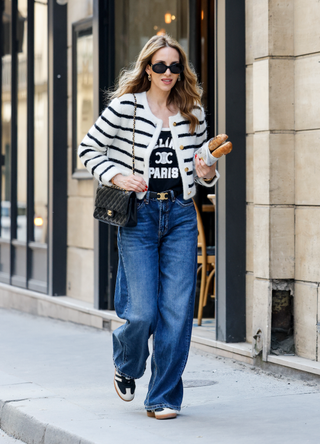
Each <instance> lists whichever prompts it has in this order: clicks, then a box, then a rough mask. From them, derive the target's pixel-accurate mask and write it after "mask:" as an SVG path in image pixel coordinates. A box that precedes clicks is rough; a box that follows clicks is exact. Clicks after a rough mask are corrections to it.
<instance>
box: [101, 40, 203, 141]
mask: <svg viewBox="0 0 320 444" xmlns="http://www.w3.org/2000/svg"><path fill="white" fill-rule="evenodd" d="M165 47H170V48H174V49H176V50H177V51H178V53H179V56H180V63H182V65H183V66H184V71H183V72H182V73H181V81H180V82H176V84H175V85H174V87H173V88H172V89H171V91H170V95H169V97H168V101H167V106H169V105H170V104H174V105H175V106H176V107H178V108H179V111H180V114H181V115H182V116H183V117H184V118H185V119H186V120H188V121H189V122H190V133H191V134H194V132H195V129H196V127H197V125H199V120H198V118H197V117H196V116H195V115H194V114H193V113H192V111H193V109H194V108H195V107H199V106H201V96H202V88H201V86H200V85H199V84H198V80H197V75H196V74H195V72H194V70H193V68H192V67H191V66H190V65H189V62H188V60H187V55H186V53H185V52H184V50H183V48H182V47H181V45H180V44H179V43H178V42H177V41H176V40H174V39H173V38H172V37H170V36H169V35H167V34H165V35H155V36H153V37H151V39H150V40H149V41H148V42H147V43H146V44H145V46H144V47H143V49H142V50H141V52H140V54H139V56H138V59H137V61H136V62H135V63H134V64H133V65H132V66H131V68H129V69H123V70H122V71H121V73H120V75H119V78H118V79H117V83H116V89H115V90H114V91H109V92H107V94H106V98H107V100H108V101H109V100H112V99H114V98H115V97H121V96H123V95H124V94H128V93H131V94H133V93H140V92H144V91H148V90H149V89H150V82H149V80H148V76H147V73H146V67H147V65H149V64H150V63H151V59H152V57H153V55H154V54H155V53H156V52H157V51H158V50H159V49H161V48H165Z"/></svg>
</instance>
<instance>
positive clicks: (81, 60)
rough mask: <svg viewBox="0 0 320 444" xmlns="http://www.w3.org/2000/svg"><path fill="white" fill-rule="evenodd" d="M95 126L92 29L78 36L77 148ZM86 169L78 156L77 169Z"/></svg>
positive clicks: (81, 32)
mask: <svg viewBox="0 0 320 444" xmlns="http://www.w3.org/2000/svg"><path fill="white" fill-rule="evenodd" d="M92 124H93V38H92V28H89V29H87V30H85V31H80V32H79V33H78V36H77V146H79V145H80V143H81V141H82V140H83V138H84V137H85V135H86V134H87V132H88V131H89V129H90V127H91V126H92ZM81 168H84V166H83V164H82V162H81V161H80V159H79V157H78V156H77V169H81Z"/></svg>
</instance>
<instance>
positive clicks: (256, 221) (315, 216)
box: [246, 0, 320, 360]
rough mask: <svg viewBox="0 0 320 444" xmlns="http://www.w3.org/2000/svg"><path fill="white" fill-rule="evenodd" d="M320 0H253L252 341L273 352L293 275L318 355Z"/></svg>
mask: <svg viewBox="0 0 320 444" xmlns="http://www.w3.org/2000/svg"><path fill="white" fill-rule="evenodd" d="M319 20H320V2H319V1H318V0H309V1H308V2H305V1H304V0H294V1H293V0H259V1H255V0H246V83H247V340H248V341H249V342H251V341H252V340H253V335H254V334H256V333H257V331H258V330H261V332H262V333H261V334H262V339H263V357H264V359H266V357H267V354H268V352H269V350H270V337H271V330H270V329H271V303H272V288H273V286H274V281H275V280H279V279H280V280H286V281H290V280H294V334H295V346H296V353H297V354H298V355H299V356H301V357H305V358H308V359H313V360H319V356H318V335H319V333H318V331H317V322H318V312H319V302H318V296H319V282H320V224H319V216H320V193H319V189H320V175H319V172H318V171H319V170H318V168H317V167H318V166H320V145H319V140H320V109H319V108H320V100H319V99H320V97H319V96H320V82H319V70H320V65H319V63H320V32H319V27H318V23H319Z"/></svg>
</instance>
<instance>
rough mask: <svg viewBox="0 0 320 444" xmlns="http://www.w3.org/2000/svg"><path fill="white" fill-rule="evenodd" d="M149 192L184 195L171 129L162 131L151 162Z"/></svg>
mask: <svg viewBox="0 0 320 444" xmlns="http://www.w3.org/2000/svg"><path fill="white" fill-rule="evenodd" d="M149 190H150V191H156V192H157V193H160V192H161V191H166V190H174V191H176V192H177V194H181V193H182V180H181V175H180V171H179V166H178V159H177V155H176V152H175V149H174V147H173V141H172V135H171V131H170V129H165V130H162V131H161V133H160V136H159V139H158V142H157V144H156V146H155V147H154V149H153V151H152V153H151V156H150V162H149Z"/></svg>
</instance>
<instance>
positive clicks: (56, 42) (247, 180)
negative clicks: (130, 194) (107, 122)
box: [0, 0, 320, 361]
mask: <svg viewBox="0 0 320 444" xmlns="http://www.w3.org/2000/svg"><path fill="white" fill-rule="evenodd" d="M61 3H62V4H61ZM1 5H2V30H1V47H2V48H3V50H2V58H1V64H2V67H1V70H0V72H1V79H0V84H1V102H2V106H1V122H2V124H1V154H2V156H1V160H2V163H1V180H0V187H1V189H0V195H1V237H0V262H1V266H0V282H1V283H2V284H1V283H0V301H1V294H4V292H5V293H6V298H7V299H6V300H7V301H8V294H9V293H10V289H12V291H14V288H16V287H17V286H18V287H20V288H23V289H25V290H26V291H36V292H41V293H43V294H46V295H48V297H55V296H57V297H58V296H68V297H69V298H73V299H74V300H80V301H82V302H84V303H87V304H89V305H92V306H94V307H95V308H96V309H100V310H112V309H113V290H114V285H115V276H116V269H117V249H116V230H115V228H114V227H109V226H107V225H103V224H99V223H98V222H97V221H94V219H93V217H92V213H93V207H94V195H95V190H96V186H97V184H96V183H95V181H94V180H93V179H92V177H91V176H89V174H88V172H87V171H86V170H85V169H84V168H83V167H82V165H81V163H80V162H79V160H78V158H77V155H76V149H77V146H78V144H79V143H80V141H81V139H82V138H83V136H84V135H85V134H86V132H87V130H88V129H89V128H90V126H91V125H92V123H93V122H94V121H95V119H96V118H97V116H98V115H99V113H100V112H101V111H102V109H103V107H104V106H105V101H104V94H103V93H104V90H106V89H108V88H110V87H112V86H113V85H114V82H115V80H116V77H117V76H118V74H119V72H120V70H121V69H122V68H123V67H127V66H129V65H130V63H132V62H134V60H135V58H136V56H137V55H138V53H139V51H140V49H141V48H142V46H143V45H144V44H145V43H146V41H147V40H148V39H149V38H150V37H151V36H152V35H154V34H156V33H160V34H161V33H164V32H167V33H169V34H170V35H171V36H173V37H174V38H175V39H177V40H178V41H179V42H180V44H181V45H182V46H183V48H184V49H185V51H186V52H187V54H188V56H189V59H190V60H191V62H192V64H193V66H194V68H195V70H196V72H197V74H198V76H199V80H200V81H201V83H202V85H203V89H204V96H203V103H204V106H205V108H206V110H207V121H208V127H209V136H210V137H212V136H213V135H214V134H216V133H222V132H223V133H225V132H226V133H227V134H228V135H229V137H230V140H232V142H233V144H234V150H233V152H232V153H231V154H230V156H227V157H225V158H223V159H221V160H219V165H218V168H219V171H220V174H221V178H220V180H219V182H218V184H217V186H216V189H213V190H210V192H211V193H215V194H216V196H217V205H216V213H215V217H211V218H210V217H208V216H207V215H203V220H204V223H205V228H206V235H207V240H208V243H211V244H215V245H216V264H217V273H216V303H215V306H212V307H209V311H208V313H209V316H211V317H212V316H214V315H215V317H216V332H217V333H216V336H217V338H216V339H217V340H218V341H221V342H225V343H237V342H242V343H243V342H245V341H246V342H247V343H251V344H252V356H253V357H254V356H257V355H262V357H263V359H264V360H268V357H269V355H270V352H271V351H272V350H273V351H275V350H276V348H277V346H279V348H278V350H279V349H280V350H281V344H282V342H283V340H287V342H288V341H289V342H290V341H292V343H293V344H294V347H295V349H293V348H291V351H295V353H296V354H297V355H298V356H300V357H303V358H307V359H309V360H313V361H318V360H319V356H318V336H319V331H318V329H319V328H318V311H319V309H320V302H319V301H318V299H319V282H320V278H319V276H318V275H319V269H320V267H319V265H320V256H319V255H320V253H319V251H320V245H319V246H318V242H320V241H319V239H320V236H319V234H320V233H318V231H319V223H318V219H317V216H318V212H319V206H320V201H319V198H318V197H317V196H318V192H317V185H318V182H319V178H318V174H317V163H318V162H320V154H319V148H318V146H319V142H318V140H319V134H318V133H319V125H318V120H319V115H320V114H319V112H318V107H319V105H318V103H319V101H318V100H317V94H320V86H319V85H320V83H319V82H317V78H318V77H317V73H318V70H319V66H320V65H319V61H320V58H319V57H320V56H319V54H320V39H319V31H318V29H317V23H318V21H319V20H318V19H319V18H320V5H319V2H318V1H317V0H310V1H309V2H308V4H307V5H306V3H305V2H304V1H303V0H294V1H289V0H287V1H285V0H280V1H279V0H278V1H274V0H259V1H255V0H174V1H173V0H170V1H169V0H154V1H148V0H121V1H118V0H117V1H115V0H82V1H80V2H79V1H76V0H68V1H61V0H59V2H58V1H56V0H48V1H44V0H43V1H42V0H41V1H34V0H17V1H13V0H11V1H9V0H5V1H2V2H1ZM12 42H17V43H16V44H15V45H12ZM319 185H320V184H319ZM207 193H208V190H201V189H199V192H198V195H197V202H198V203H199V204H200V205H201V204H203V203H208V201H207V200H206V194H207ZM319 300H320V299H319ZM0 305H1V304H0ZM275 343H276V345H275Z"/></svg>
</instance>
